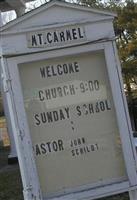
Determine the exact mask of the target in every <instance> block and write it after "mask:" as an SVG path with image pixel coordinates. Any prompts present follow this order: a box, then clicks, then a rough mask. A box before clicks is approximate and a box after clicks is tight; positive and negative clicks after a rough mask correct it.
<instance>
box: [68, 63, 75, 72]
mask: <svg viewBox="0 0 137 200" xmlns="http://www.w3.org/2000/svg"><path fill="white" fill-rule="evenodd" d="M69 73H70V74H71V73H74V69H73V66H72V63H69Z"/></svg>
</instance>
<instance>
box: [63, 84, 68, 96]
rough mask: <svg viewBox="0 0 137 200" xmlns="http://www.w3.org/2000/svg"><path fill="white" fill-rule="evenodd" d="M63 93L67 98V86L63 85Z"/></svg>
mask: <svg viewBox="0 0 137 200" xmlns="http://www.w3.org/2000/svg"><path fill="white" fill-rule="evenodd" d="M63 91H64V95H65V96H67V95H68V94H69V93H68V86H66V85H64V86H63Z"/></svg>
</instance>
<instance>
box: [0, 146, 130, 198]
mask: <svg viewBox="0 0 137 200" xmlns="http://www.w3.org/2000/svg"><path fill="white" fill-rule="evenodd" d="M8 153H9V149H8V148H4V149H3V148H0V200H23V195H22V182H21V177H20V171H19V167H18V165H14V166H8V165H7V157H8ZM100 200H129V197H128V194H127V193H124V194H121V195H116V196H111V197H107V198H102V199H100Z"/></svg>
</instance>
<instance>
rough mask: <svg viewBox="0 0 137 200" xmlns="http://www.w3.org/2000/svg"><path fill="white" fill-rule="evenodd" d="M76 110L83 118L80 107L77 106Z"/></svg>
mask: <svg viewBox="0 0 137 200" xmlns="http://www.w3.org/2000/svg"><path fill="white" fill-rule="evenodd" d="M76 110H77V115H78V116H81V114H82V113H81V110H80V106H76Z"/></svg>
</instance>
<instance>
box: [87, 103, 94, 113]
mask: <svg viewBox="0 0 137 200" xmlns="http://www.w3.org/2000/svg"><path fill="white" fill-rule="evenodd" d="M88 108H89V113H90V114H91V113H94V108H93V104H91V103H90V104H89V106H88Z"/></svg>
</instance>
